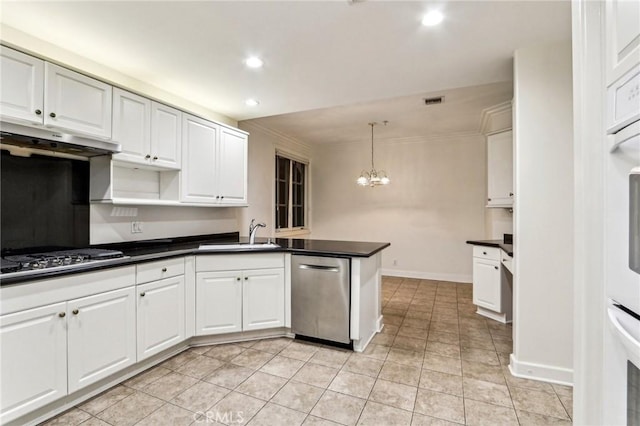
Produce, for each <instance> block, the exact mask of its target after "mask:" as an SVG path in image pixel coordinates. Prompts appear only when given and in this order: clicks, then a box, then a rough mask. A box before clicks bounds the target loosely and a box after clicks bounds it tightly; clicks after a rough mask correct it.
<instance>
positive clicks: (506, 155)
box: [487, 131, 513, 207]
mask: <svg viewBox="0 0 640 426" xmlns="http://www.w3.org/2000/svg"><path fill="white" fill-rule="evenodd" d="M487 181H488V185H487V186H488V188H487V193H488V200H487V201H488V203H487V204H488V205H489V206H507V207H508V206H512V205H513V133H512V132H511V131H508V132H502V133H496V134H494V135H489V136H487Z"/></svg>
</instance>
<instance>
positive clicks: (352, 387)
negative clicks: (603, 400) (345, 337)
mask: <svg viewBox="0 0 640 426" xmlns="http://www.w3.org/2000/svg"><path fill="white" fill-rule="evenodd" d="M474 311H475V309H474V306H473V305H472V303H471V286H470V285H469V284H455V283H444V282H436V281H427V280H414V279H402V278H389V277H385V278H384V280H383V313H384V318H385V327H384V330H383V332H382V333H380V334H378V335H377V336H376V337H375V338H374V340H373V342H372V343H371V344H370V345H369V346H368V348H367V350H366V352H365V353H362V354H358V353H352V352H349V351H344V350H339V349H334V348H330V347H326V346H320V345H314V344H307V343H302V342H298V341H293V340H291V339H287V338H278V339H266V340H260V341H253V342H247V343H238V344H227V345H218V346H207V347H197V348H191V349H189V350H187V351H185V352H182V353H181V354H179V355H177V356H175V357H173V358H171V359H169V360H168V361H165V362H164V363H162V364H160V365H158V366H156V367H154V368H152V369H150V370H147V371H146V372H144V373H142V374H140V375H138V376H136V377H134V378H132V379H130V380H128V381H126V382H124V383H123V384H121V385H118V386H115V387H113V388H112V389H110V390H108V391H106V392H105V393H103V394H101V395H99V396H97V397H95V398H93V399H91V400H89V401H88V402H85V403H83V404H81V405H79V406H78V407H75V408H74V409H72V410H70V411H67V412H66V413H63V414H62V415H60V416H58V417H56V418H54V419H53V420H51V421H49V422H48V423H47V424H48V425H57V424H60V425H78V424H82V425H83V426H98V425H114V426H120V425H133V424H136V425H172V426H173V425H190V424H195V425H197V424H203V425H207V424H217V423H216V422H215V421H216V420H217V421H218V422H219V423H222V424H247V423H248V424H249V425H269V426H280V425H301V424H303V425H335V424H342V425H356V424H357V425H451V424H467V425H518V424H520V425H569V424H571V404H572V389H571V388H570V387H566V386H557V385H551V384H548V383H543V382H537V381H531V380H525V379H518V378H515V377H513V376H511V374H510V373H509V371H508V369H507V367H506V366H507V363H508V357H509V353H510V352H511V346H512V340H511V335H512V333H511V327H510V326H505V325H503V324H500V323H497V322H495V321H491V320H488V319H485V318H483V317H480V316H478V315H477V314H475V313H474ZM207 416H208V418H207Z"/></svg>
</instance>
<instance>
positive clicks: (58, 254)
mask: <svg viewBox="0 0 640 426" xmlns="http://www.w3.org/2000/svg"><path fill="white" fill-rule="evenodd" d="M119 257H124V255H123V254H122V252H121V251H118V250H104V249H92V248H86V249H77V250H76V249H74V250H60V251H52V252H47V253H33V254H22V255H13V256H5V257H4V258H3V259H2V265H1V266H2V270H1V272H2V273H3V274H4V273H10V272H20V271H33V270H39V269H47V268H55V267H58V266H73V265H79V264H83V263H89V262H94V261H98V260H107V259H116V258H119Z"/></svg>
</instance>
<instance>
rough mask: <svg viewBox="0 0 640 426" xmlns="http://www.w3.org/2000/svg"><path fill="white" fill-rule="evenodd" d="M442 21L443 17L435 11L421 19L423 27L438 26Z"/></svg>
mask: <svg viewBox="0 0 640 426" xmlns="http://www.w3.org/2000/svg"><path fill="white" fill-rule="evenodd" d="M443 19H444V15H442V13H440V12H438V11H437V10H434V11H431V12H429V13H427V14H426V15H424V17H423V18H422V25H424V26H425V27H432V26H434V25H438V24H439V23H440V22H442V20H443Z"/></svg>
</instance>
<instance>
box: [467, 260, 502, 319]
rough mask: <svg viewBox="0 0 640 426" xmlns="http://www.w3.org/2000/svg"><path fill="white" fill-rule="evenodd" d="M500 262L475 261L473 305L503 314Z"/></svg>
mask: <svg viewBox="0 0 640 426" xmlns="http://www.w3.org/2000/svg"><path fill="white" fill-rule="evenodd" d="M500 295H501V289H500V262H499V261H495V260H485V259H479V258H474V259H473V304H474V305H478V306H482V307H483V308H487V309H490V310H492V311H495V312H501V309H502V306H501V303H500V302H501V301H500Z"/></svg>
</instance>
